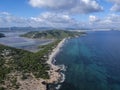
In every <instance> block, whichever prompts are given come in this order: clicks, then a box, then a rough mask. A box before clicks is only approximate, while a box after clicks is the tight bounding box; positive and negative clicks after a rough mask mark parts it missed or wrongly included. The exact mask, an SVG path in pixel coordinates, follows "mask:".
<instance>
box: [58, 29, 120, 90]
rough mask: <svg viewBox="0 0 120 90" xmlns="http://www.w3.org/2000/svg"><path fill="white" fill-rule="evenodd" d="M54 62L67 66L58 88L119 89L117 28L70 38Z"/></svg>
mask: <svg viewBox="0 0 120 90" xmlns="http://www.w3.org/2000/svg"><path fill="white" fill-rule="evenodd" d="M56 64H64V65H65V66H66V71H65V72H64V74H65V76H66V79H65V82H64V83H62V87H61V89H60V90H120V31H99V32H88V34H87V35H86V36H84V37H79V38H74V39H69V40H68V41H67V42H66V43H65V45H64V46H63V48H62V51H61V52H60V53H59V54H58V55H57V56H56Z"/></svg>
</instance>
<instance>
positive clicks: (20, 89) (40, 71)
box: [0, 30, 84, 90]
mask: <svg viewBox="0 0 120 90" xmlns="http://www.w3.org/2000/svg"><path fill="white" fill-rule="evenodd" d="M81 34H84V33H82V32H80V33H78V32H71V31H61V30H49V31H32V32H28V33H26V34H24V35H22V36H24V37H27V38H33V39H54V41H53V42H52V43H49V44H47V45H42V46H39V48H40V50H39V51H38V52H36V53H33V52H29V51H26V50H22V49H16V48H12V47H9V46H5V45H0V90H4V89H5V90H46V89H47V87H46V85H47V84H49V83H58V82H59V79H60V78H61V74H60V73H59V70H60V67H58V66H56V65H54V64H53V63H52V60H53V58H54V57H55V55H56V54H57V53H58V52H59V50H60V48H61V47H62V45H63V44H64V42H65V40H66V38H68V37H76V36H80V35H81Z"/></svg>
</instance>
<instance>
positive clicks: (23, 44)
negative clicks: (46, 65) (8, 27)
mask: <svg viewBox="0 0 120 90" xmlns="http://www.w3.org/2000/svg"><path fill="white" fill-rule="evenodd" d="M1 33H4V34H5V36H6V37H3V38H0V44H3V45H7V46H11V47H15V48H19V49H25V50H29V51H32V52H36V51H38V50H39V49H38V46H40V45H43V44H47V43H50V42H51V40H35V39H29V38H24V37H20V35H21V34H24V33H26V32H25V31H14V32H13V31H5V32H1Z"/></svg>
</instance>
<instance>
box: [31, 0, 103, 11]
mask: <svg viewBox="0 0 120 90" xmlns="http://www.w3.org/2000/svg"><path fill="white" fill-rule="evenodd" d="M29 4H30V5H31V6H33V7H37V8H45V9H47V10H52V11H55V12H67V13H92V12H99V11H102V10H103V7H101V6H100V5H99V4H98V3H97V1H96V0H59V1H58V0H29Z"/></svg>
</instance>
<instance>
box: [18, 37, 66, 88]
mask: <svg viewBox="0 0 120 90" xmlns="http://www.w3.org/2000/svg"><path fill="white" fill-rule="evenodd" d="M65 41H66V38H64V39H62V40H61V41H60V42H59V43H58V44H57V45H56V46H55V47H54V48H53V50H52V51H51V52H50V54H49V56H48V60H47V61H46V63H47V64H48V65H50V70H48V74H49V76H50V78H49V79H42V78H39V79H36V78H35V77H34V75H33V74H32V73H31V78H28V79H26V80H23V81H22V80H21V79H20V77H17V80H18V81H19V83H20V85H21V86H20V88H19V89H18V90H50V89H49V88H50V87H51V85H53V84H54V85H57V87H54V88H56V89H57V90H58V89H59V88H60V83H62V82H64V80H65V75H63V73H62V72H61V71H62V70H64V69H65V66H64V65H55V64H54V62H55V61H54V60H55V59H54V58H55V56H56V55H57V54H58V53H59V52H60V49H61V47H62V46H63V45H64V42H65ZM58 84H59V85H58ZM54 85H53V86H54ZM56 89H53V90H56Z"/></svg>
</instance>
